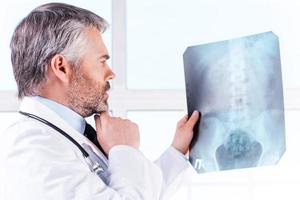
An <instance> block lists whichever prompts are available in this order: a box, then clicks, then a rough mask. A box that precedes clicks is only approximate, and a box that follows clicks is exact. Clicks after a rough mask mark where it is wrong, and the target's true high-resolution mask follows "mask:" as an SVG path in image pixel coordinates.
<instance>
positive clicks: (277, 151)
mask: <svg viewBox="0 0 300 200" xmlns="http://www.w3.org/2000/svg"><path fill="white" fill-rule="evenodd" d="M184 69H185V79H186V94H187V104H188V112H189V114H191V113H192V111H193V110H199V111H200V112H201V113H202V118H201V122H200V125H198V126H197V127H196V128H195V132H196V133H195V136H194V138H193V141H192V144H191V147H190V156H189V159H190V162H191V164H192V165H193V166H194V168H195V169H196V170H197V172H198V173H201V172H207V171H218V170H228V169H237V168H247V167H256V166H261V165H269V164H275V163H277V162H278V160H279V159H280V157H281V156H282V154H283V152H284V151H285V130H284V129H285V128H284V106H283V92H282V78H281V64H280V53H279V43H278V38H277V36H276V35H275V34H273V33H272V32H266V33H262V34H257V35H251V36H248V37H242V38H237V39H232V40H227V41H221V42H215V43H210V44H203V45H198V46H192V47H189V48H187V50H186V51H185V53H184Z"/></svg>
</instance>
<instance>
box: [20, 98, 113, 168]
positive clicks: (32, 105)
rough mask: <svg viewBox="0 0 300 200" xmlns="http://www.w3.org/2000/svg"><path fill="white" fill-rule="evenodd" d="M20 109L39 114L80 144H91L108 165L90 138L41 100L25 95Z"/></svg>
mask: <svg viewBox="0 0 300 200" xmlns="http://www.w3.org/2000/svg"><path fill="white" fill-rule="evenodd" d="M20 111H23V112H27V113H31V114H34V115H37V116H39V117H41V118H43V119H45V120H47V121H49V122H51V123H52V124H54V125H55V126H57V127H59V128H60V129H62V130H63V131H65V132H66V133H67V134H68V135H70V136H71V137H72V138H73V139H74V140H76V141H77V142H78V143H79V144H81V145H84V144H85V145H89V146H90V147H92V149H93V151H94V152H95V153H96V154H97V155H98V156H99V157H100V158H101V159H102V160H103V161H104V162H105V164H106V165H107V163H108V161H107V159H106V158H105V156H103V154H102V152H100V150H99V149H98V148H97V147H96V146H95V145H94V144H93V143H92V142H91V141H90V140H88V139H87V138H86V137H85V136H84V135H82V134H81V133H79V132H78V131H76V130H75V129H74V128H73V127H71V126H70V125H69V124H68V123H67V122H66V121H65V120H64V119H62V118H61V117H60V116H59V115H57V114H56V113H55V112H54V111H52V110H51V109H49V108H48V107H47V106H45V105H44V104H42V103H40V102H38V101H36V100H34V99H32V98H30V97H24V99H23V100H22V102H21V106H20ZM58 134H59V133H58ZM62 137H64V136H62ZM78 151H79V149H78ZM79 152H80V151H79ZM80 154H81V152H80Z"/></svg>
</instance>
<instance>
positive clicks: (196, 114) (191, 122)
mask: <svg viewBox="0 0 300 200" xmlns="http://www.w3.org/2000/svg"><path fill="white" fill-rule="evenodd" d="M199 115H200V114H199V112H198V111H197V110H195V111H194V112H193V114H192V116H191V117H190V118H189V120H188V121H187V124H188V126H192V127H194V125H195V124H196V122H197V121H198V119H199Z"/></svg>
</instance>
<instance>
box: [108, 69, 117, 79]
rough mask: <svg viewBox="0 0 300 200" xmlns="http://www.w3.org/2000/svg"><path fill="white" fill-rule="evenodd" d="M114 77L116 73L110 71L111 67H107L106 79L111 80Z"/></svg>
mask: <svg viewBox="0 0 300 200" xmlns="http://www.w3.org/2000/svg"><path fill="white" fill-rule="evenodd" d="M115 77H116V74H115V73H114V72H113V71H112V69H109V73H108V78H107V79H108V80H112V79H114V78H115Z"/></svg>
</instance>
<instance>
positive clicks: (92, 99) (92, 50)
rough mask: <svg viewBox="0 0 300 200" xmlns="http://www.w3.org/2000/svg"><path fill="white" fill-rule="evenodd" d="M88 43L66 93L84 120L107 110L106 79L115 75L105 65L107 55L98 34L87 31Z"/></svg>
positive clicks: (91, 30) (93, 30)
mask: <svg viewBox="0 0 300 200" xmlns="http://www.w3.org/2000/svg"><path fill="white" fill-rule="evenodd" d="M85 33H86V37H87V41H88V42H87V43H86V46H85V53H84V55H83V57H82V58H81V63H80V67H79V69H77V70H75V71H73V74H72V78H71V82H70V88H69V91H68V94H67V95H68V101H69V102H68V104H69V107H70V108H71V109H73V110H74V111H76V112H77V113H79V114H80V115H81V116H83V117H88V116H91V115H92V114H94V113H101V112H103V111H107V110H108V104H107V99H108V93H107V91H108V90H109V88H110V85H109V82H108V81H109V80H110V79H113V78H114V76H115V74H114V73H113V72H112V70H111V69H110V68H109V66H108V64H107V63H106V61H107V59H109V55H108V52H107V49H106V46H105V44H104V43H103V40H102V37H101V34H100V32H99V31H98V30H97V29H95V28H88V29H87V30H86V32H85Z"/></svg>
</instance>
